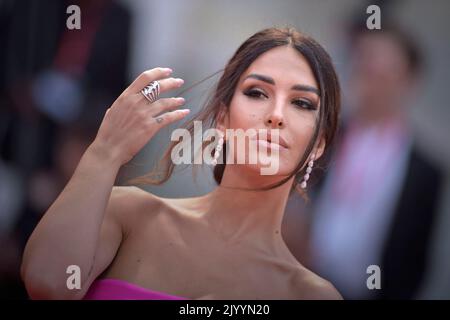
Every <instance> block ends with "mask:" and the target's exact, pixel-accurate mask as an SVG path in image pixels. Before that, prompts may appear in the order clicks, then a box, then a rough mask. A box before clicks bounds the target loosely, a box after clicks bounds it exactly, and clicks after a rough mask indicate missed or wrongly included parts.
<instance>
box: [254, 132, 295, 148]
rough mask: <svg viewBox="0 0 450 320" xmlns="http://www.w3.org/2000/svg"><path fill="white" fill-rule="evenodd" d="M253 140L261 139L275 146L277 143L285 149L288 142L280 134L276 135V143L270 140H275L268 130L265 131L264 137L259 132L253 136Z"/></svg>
mask: <svg viewBox="0 0 450 320" xmlns="http://www.w3.org/2000/svg"><path fill="white" fill-rule="evenodd" d="M253 138H254V139H255V140H261V141H267V142H268V143H269V146H276V145H279V146H281V147H283V148H285V149H288V148H289V147H288V144H287V143H286V141H285V140H284V139H283V137H282V136H281V135H278V143H275V141H274V142H272V140H276V139H275V138H276V137H275V136H272V133H271V132H270V131H267V134H266V137H264V135H263V134H260V133H259V132H258V133H257V134H256V135H255V136H254V137H253Z"/></svg>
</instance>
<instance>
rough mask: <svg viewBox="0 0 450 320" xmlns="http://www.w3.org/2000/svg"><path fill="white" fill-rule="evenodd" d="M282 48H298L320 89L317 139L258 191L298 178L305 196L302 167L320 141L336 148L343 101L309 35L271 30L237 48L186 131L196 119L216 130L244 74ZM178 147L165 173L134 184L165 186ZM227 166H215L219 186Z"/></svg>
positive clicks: (333, 75)
mask: <svg viewBox="0 0 450 320" xmlns="http://www.w3.org/2000/svg"><path fill="white" fill-rule="evenodd" d="M280 46H290V47H292V48H294V49H295V50H297V51H298V52H299V53H300V54H301V55H302V56H303V57H304V58H305V59H306V60H307V62H308V64H309V66H310V68H311V69H312V72H313V74H314V77H315V79H316V81H317V83H318V86H319V88H318V89H319V93H320V107H319V114H318V117H317V118H316V126H315V130H314V134H313V137H312V139H311V140H310V142H309V144H308V146H307V148H306V151H305V153H304V154H303V156H302V158H301V161H300V162H299V163H298V164H297V166H296V168H295V169H294V170H293V171H292V172H291V173H290V174H289V175H288V176H287V177H284V178H283V179H281V180H280V181H279V182H277V183H274V184H271V185H267V186H263V187H262V188H259V189H258V190H268V189H272V188H275V187H278V186H280V185H282V184H283V183H285V182H287V181H288V180H290V179H291V178H292V177H293V176H296V177H295V179H294V183H293V186H292V189H294V188H295V189H296V190H298V191H299V192H300V193H301V194H303V192H302V190H301V189H300V188H298V183H299V180H301V178H302V177H303V174H304V173H302V172H301V171H302V168H303V167H304V165H305V163H306V161H307V159H308V157H309V155H310V154H311V152H312V150H313V148H314V147H315V146H316V145H317V143H318V142H319V139H321V138H323V139H324V141H325V144H326V146H325V151H326V150H327V149H329V148H330V146H331V145H332V142H333V140H334V137H335V134H336V130H337V126H338V116H339V111H340V101H341V99H340V87H339V81H338V78H337V75H336V72H335V69H334V66H333V63H332V61H331V58H330V56H329V55H328V53H327V52H326V51H325V50H324V49H323V48H322V46H321V45H319V44H318V43H317V42H316V41H315V40H314V39H312V38H311V37H309V36H306V35H304V34H303V33H301V32H299V31H296V30H295V29H293V28H269V29H264V30H262V31H259V32H257V33H255V34H254V35H252V36H251V37H250V38H248V39H247V40H246V41H245V42H244V43H243V44H242V45H241V46H240V47H239V48H238V49H237V51H236V52H235V54H234V55H233V57H232V58H231V59H230V60H229V62H228V63H227V65H226V67H225V68H224V69H223V74H222V76H221V78H220V80H219V82H218V83H217V86H216V88H215V89H214V92H213V94H212V96H211V98H210V99H209V100H208V101H207V102H206V104H205V107H204V108H203V109H202V110H201V111H200V112H199V113H197V114H196V115H195V116H194V117H193V118H192V119H190V120H189V121H188V122H187V123H186V124H185V125H184V128H186V129H187V130H188V131H189V132H190V133H191V135H192V134H193V131H194V121H196V120H197V121H202V125H203V126H205V125H206V126H207V127H209V128H213V127H216V125H217V122H218V120H219V119H220V117H222V116H223V115H224V112H226V111H227V109H228V108H229V106H230V103H231V100H232V98H233V95H234V92H235V90H236V87H237V84H238V82H239V79H240V78H241V76H242V75H243V74H244V72H245V71H246V70H247V69H248V67H249V66H250V65H251V64H252V63H253V62H254V61H255V60H256V59H257V58H258V57H259V56H260V55H261V54H263V53H265V52H267V51H269V50H270V49H273V48H276V47H280ZM221 71H222V70H221ZM177 144H178V142H177V141H174V142H172V143H171V144H170V146H169V148H168V149H167V151H166V152H165V154H164V155H163V157H162V158H161V160H160V163H159V165H161V164H163V165H164V168H163V169H162V171H160V172H159V173H158V172H156V171H155V170H153V171H152V172H150V173H149V174H147V175H144V176H142V177H138V178H135V179H132V180H130V183H135V184H162V183H164V182H165V181H167V180H168V179H169V178H170V176H171V174H172V172H173V169H174V166H175V165H174V164H173V163H172V161H171V158H170V155H171V152H172V149H173V148H174V147H175V146H176V145H177ZM204 145H205V143H204ZM204 145H203V147H204ZM203 147H202V148H203ZM223 153H224V159H226V144H224V148H223ZM324 158H325V157H321V158H320V159H318V161H317V162H316V163H318V164H319V166H320V164H321V163H320V161H321V160H322V159H324ZM225 166H226V163H224V164H217V165H216V166H215V167H214V179H215V181H216V182H217V183H218V184H220V183H221V180H222V176H223V173H224V170H225ZM157 175H159V178H156V179H155V176H157Z"/></svg>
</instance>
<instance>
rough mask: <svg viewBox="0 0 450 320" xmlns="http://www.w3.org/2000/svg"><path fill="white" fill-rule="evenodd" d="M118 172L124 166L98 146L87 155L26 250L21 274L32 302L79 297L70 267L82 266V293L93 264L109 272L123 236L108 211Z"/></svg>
mask: <svg viewBox="0 0 450 320" xmlns="http://www.w3.org/2000/svg"><path fill="white" fill-rule="evenodd" d="M118 169H119V165H118V164H117V163H115V162H113V161H111V160H110V158H109V157H108V156H107V154H106V153H105V152H102V151H101V150H97V149H96V146H95V145H91V146H90V147H89V148H88V150H87V151H86V152H85V154H84V155H83V157H82V158H81V160H80V163H79V164H78V166H77V168H76V170H75V173H74V174H73V176H72V178H71V179H70V181H69V182H68V184H67V185H66V187H65V188H64V190H63V191H62V192H61V194H60V195H59V196H58V198H57V199H56V200H55V202H54V203H53V204H52V205H51V206H50V208H49V209H48V210H47V212H46V213H45V214H44V216H43V218H42V219H41V221H40V222H39V224H38V225H37V227H36V228H35V230H34V231H33V233H32V235H31V237H30V239H29V240H28V243H27V245H26V248H25V251H24V255H23V261H22V267H21V274H22V278H23V281H24V282H25V285H26V288H27V291H28V293H29V295H30V297H31V298H33V299H52V298H56V299H69V298H75V297H77V296H78V295H77V293H79V291H80V290H69V289H68V288H67V285H66V281H67V278H68V277H69V274H67V273H66V271H67V268H68V267H69V266H70V265H77V266H79V268H80V271H81V285H82V286H81V288H82V289H83V288H84V286H85V284H86V282H87V281H86V280H87V279H88V275H89V273H90V271H91V268H94V261H96V260H97V262H98V263H99V264H101V265H105V267H106V266H107V265H108V264H109V263H110V262H111V260H112V258H113V257H114V255H115V252H116V251H117V248H118V246H119V244H120V242H121V239H122V233H121V227H120V225H118V223H117V220H116V219H115V217H114V215H113V212H112V209H113V208H112V207H111V206H109V210H108V211H109V212H107V211H106V210H105V209H106V207H107V204H108V200H109V198H110V194H111V190H112V187H113V184H114V180H115V178H116V175H117V172H118ZM104 218H105V219H104ZM100 230H101V239H99V233H100ZM99 246H100V247H101V249H102V251H101V254H100V256H98V255H99V254H98V253H97V247H99ZM83 291H84V290H83Z"/></svg>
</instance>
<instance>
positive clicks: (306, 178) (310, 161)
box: [300, 154, 315, 189]
mask: <svg viewBox="0 0 450 320" xmlns="http://www.w3.org/2000/svg"><path fill="white" fill-rule="evenodd" d="M314 159H315V156H314V154H313V155H311V158H310V160H309V162H308V166H307V167H306V173H305V175H304V176H303V180H302V183H301V184H300V187H301V188H302V189H306V186H307V182H308V180H309V175H310V174H311V172H312V167H313V165H314Z"/></svg>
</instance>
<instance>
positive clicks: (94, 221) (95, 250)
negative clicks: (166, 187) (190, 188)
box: [21, 68, 187, 299]
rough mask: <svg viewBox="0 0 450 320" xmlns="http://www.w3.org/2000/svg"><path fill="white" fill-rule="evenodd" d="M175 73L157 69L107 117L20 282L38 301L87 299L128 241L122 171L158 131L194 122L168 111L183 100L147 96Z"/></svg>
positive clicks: (37, 238) (32, 245)
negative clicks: (75, 275)
mask: <svg viewBox="0 0 450 320" xmlns="http://www.w3.org/2000/svg"><path fill="white" fill-rule="evenodd" d="M170 72H171V71H170V70H166V69H162V68H156V69H152V70H150V71H147V72H144V73H142V74H141V75H140V76H139V77H138V78H137V79H136V80H135V81H134V82H133V83H132V84H131V85H130V86H129V87H128V88H127V89H126V90H125V91H124V92H123V93H122V95H121V96H120V97H119V98H118V99H117V100H116V101H115V102H114V104H113V105H112V106H111V108H109V109H108V110H107V112H106V114H105V117H104V118H103V121H102V124H101V126H100V129H99V132H98V133H97V137H96V138H95V140H94V142H93V143H92V144H91V145H90V146H89V147H88V149H87V150H86V152H85V153H84V155H83V157H82V158H81V160H80V163H79V164H78V166H77V168H76V170H75V172H74V174H73V176H72V178H71V179H70V180H69V182H68V183H67V185H66V186H65V188H64V190H63V191H62V192H61V194H60V195H59V196H58V198H57V199H56V200H55V202H54V203H53V204H52V205H51V206H50V208H49V209H48V210H47V212H46V213H45V214H44V216H43V217H42V219H41V221H40V222H39V224H38V225H37V226H36V228H35V230H34V231H33V233H32V235H31V237H30V239H29V240H28V243H27V245H26V248H25V251H24V255H23V261H22V266H21V275H22V279H23V281H24V282H25V286H26V288H27V291H28V293H29V295H30V296H31V298H33V299H78V298H82V297H83V295H84V293H85V292H86V290H87V289H88V287H89V285H90V283H91V282H92V281H93V280H94V279H95V278H96V277H97V276H98V275H99V274H100V273H101V272H102V271H103V270H104V269H105V268H106V267H107V266H108V265H109V264H110V263H111V261H112V259H113V258H114V256H115V254H116V253H117V250H118V248H119V246H120V243H121V241H122V231H121V230H122V226H121V223H120V221H119V219H118V212H124V211H125V212H128V211H129V210H132V207H131V206H132V203H131V202H132V201H130V200H129V198H128V199H127V197H126V196H125V197H124V196H123V194H124V192H122V191H123V190H122V191H121V192H119V189H118V188H114V190H113V185H114V181H115V178H116V175H117V172H118V170H119V168H120V167H121V165H123V164H124V163H126V162H128V161H129V160H131V158H132V157H133V156H134V155H135V154H136V153H137V152H138V151H139V150H140V149H142V147H143V146H144V145H145V144H146V143H147V142H148V141H149V140H150V138H151V137H152V136H153V135H155V134H156V132H157V131H159V129H161V128H162V127H164V126H166V125H168V124H170V123H172V122H174V121H177V120H180V119H182V118H183V117H184V116H185V115H186V114H187V113H186V112H180V111H179V110H175V111H168V110H171V109H174V108H176V107H178V106H180V105H182V104H183V103H184V101H183V100H182V99H175V98H166V99H160V100H158V101H156V102H154V103H152V104H149V103H148V102H147V100H146V99H145V98H144V97H143V96H142V94H140V90H141V89H142V88H143V87H144V86H145V85H147V84H148V83H149V82H150V81H153V80H155V79H161V78H164V77H166V76H168V75H169V74H170ZM160 83H161V92H164V91H167V90H170V89H174V88H177V87H179V86H180V85H181V84H182V83H183V82H182V81H177V80H176V79H173V78H167V79H163V80H161V81H160ZM164 111H167V112H164ZM154 116H158V118H161V119H162V121H156V119H155V117H154ZM112 191H113V192H112ZM110 196H111V197H110ZM130 208H131V209H130ZM71 265H75V266H78V267H79V268H80V271H81V289H78V290H77V289H73V290H70V289H68V286H67V279H68V277H69V276H70V274H68V273H67V268H68V267H69V266H71Z"/></svg>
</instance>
